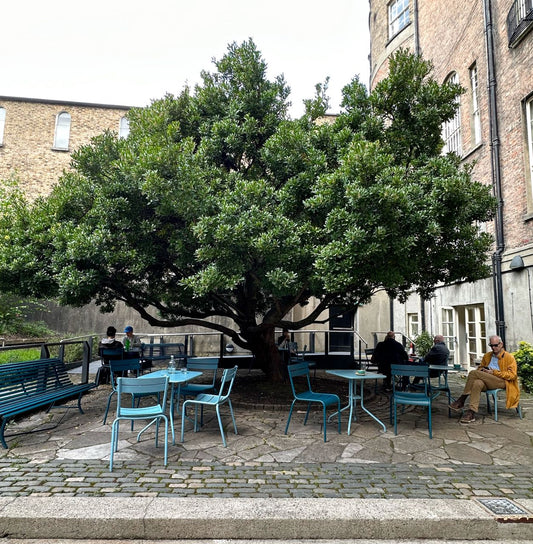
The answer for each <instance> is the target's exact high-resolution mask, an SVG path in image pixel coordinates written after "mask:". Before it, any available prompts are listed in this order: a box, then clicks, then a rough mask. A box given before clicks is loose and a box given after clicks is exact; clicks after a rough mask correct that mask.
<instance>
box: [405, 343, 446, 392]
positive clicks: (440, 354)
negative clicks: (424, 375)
mask: <svg viewBox="0 0 533 544" xmlns="http://www.w3.org/2000/svg"><path fill="white" fill-rule="evenodd" d="M449 356H450V350H449V349H448V348H447V347H446V344H445V343H444V336H442V334H436V335H435V337H434V338H433V346H432V347H431V349H430V350H429V351H428V353H427V354H426V355H425V356H424V357H422V359H420V363H423V364H426V365H445V364H446V363H447V362H448V357H449ZM438 375H439V371H438V370H431V371H430V373H429V376H430V378H436V377H437V376H438ZM419 382H420V378H414V379H413V383H419Z"/></svg>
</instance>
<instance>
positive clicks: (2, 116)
mask: <svg viewBox="0 0 533 544" xmlns="http://www.w3.org/2000/svg"><path fill="white" fill-rule="evenodd" d="M5 125H6V110H5V108H2V107H0V146H2V145H4V127H5Z"/></svg>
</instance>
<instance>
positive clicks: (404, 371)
mask: <svg viewBox="0 0 533 544" xmlns="http://www.w3.org/2000/svg"><path fill="white" fill-rule="evenodd" d="M391 376H392V387H393V392H394V391H396V386H397V385H398V382H399V381H400V380H396V379H395V377H396V376H398V377H403V376H411V377H415V378H422V380H423V382H424V386H425V391H426V394H427V393H428V390H429V367H427V366H424V365H391Z"/></svg>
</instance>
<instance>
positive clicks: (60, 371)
mask: <svg viewBox="0 0 533 544" xmlns="http://www.w3.org/2000/svg"><path fill="white" fill-rule="evenodd" d="M93 387H95V384H94V382H90V383H82V384H74V383H73V382H72V381H71V379H70V377H69V375H68V373H67V368H66V366H65V363H64V362H63V361H61V360H60V359H56V358H52V359H37V360H35V361H23V362H18V363H7V364H3V365H0V417H1V418H2V425H1V427H0V442H1V443H2V446H3V447H4V448H7V447H8V446H7V443H6V441H5V437H4V431H5V428H6V425H7V423H8V422H9V420H11V419H12V418H14V417H15V416H17V415H19V414H23V413H25V412H30V411H31V410H34V409H36V408H41V407H43V406H47V407H48V409H50V408H51V407H52V406H53V405H54V404H55V403H56V402H59V401H63V400H66V399H69V398H73V397H76V396H77V397H78V409H79V411H80V412H81V413H82V414H83V410H82V409H81V396H82V395H83V393H85V392H86V391H89V390H90V389H92V388H93Z"/></svg>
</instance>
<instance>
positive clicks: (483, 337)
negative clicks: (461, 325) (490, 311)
mask: <svg viewBox="0 0 533 544" xmlns="http://www.w3.org/2000/svg"><path fill="white" fill-rule="evenodd" d="M465 323H466V342H467V353H468V359H469V364H470V366H474V365H475V364H476V363H479V361H480V360H481V358H482V357H483V355H484V353H485V352H486V351H487V331H486V328H485V307H484V306H483V304H477V305H474V306H467V307H466V308H465Z"/></svg>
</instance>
